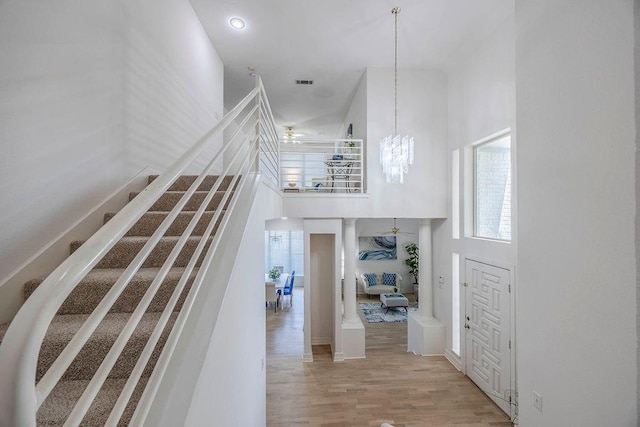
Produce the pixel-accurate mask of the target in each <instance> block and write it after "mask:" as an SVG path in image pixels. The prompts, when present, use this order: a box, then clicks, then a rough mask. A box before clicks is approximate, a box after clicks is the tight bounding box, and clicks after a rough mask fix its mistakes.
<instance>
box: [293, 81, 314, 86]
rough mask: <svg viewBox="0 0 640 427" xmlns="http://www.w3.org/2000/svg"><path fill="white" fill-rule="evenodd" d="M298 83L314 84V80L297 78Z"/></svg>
mask: <svg viewBox="0 0 640 427" xmlns="http://www.w3.org/2000/svg"><path fill="white" fill-rule="evenodd" d="M296 84H297V85H312V84H313V80H296Z"/></svg>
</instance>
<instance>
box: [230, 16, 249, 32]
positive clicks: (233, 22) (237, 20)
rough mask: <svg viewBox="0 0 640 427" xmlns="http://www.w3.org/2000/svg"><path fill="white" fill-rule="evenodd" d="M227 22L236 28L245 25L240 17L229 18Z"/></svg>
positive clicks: (239, 28)
mask: <svg viewBox="0 0 640 427" xmlns="http://www.w3.org/2000/svg"><path fill="white" fill-rule="evenodd" d="M229 24H231V26H232V27H233V28H235V29H236V30H242V29H244V27H245V23H244V21H243V20H242V19H240V18H231V19H230V20H229Z"/></svg>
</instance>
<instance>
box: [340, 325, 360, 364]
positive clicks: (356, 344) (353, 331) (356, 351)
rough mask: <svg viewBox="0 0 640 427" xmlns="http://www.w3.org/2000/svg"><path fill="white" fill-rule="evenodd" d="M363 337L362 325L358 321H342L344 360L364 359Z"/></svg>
mask: <svg viewBox="0 0 640 427" xmlns="http://www.w3.org/2000/svg"><path fill="white" fill-rule="evenodd" d="M364 335H365V334H364V325H363V324H362V321H360V319H357V321H355V322H345V321H344V320H343V321H342V352H343V354H344V358H345V359H362V358H364V357H365V354H364Z"/></svg>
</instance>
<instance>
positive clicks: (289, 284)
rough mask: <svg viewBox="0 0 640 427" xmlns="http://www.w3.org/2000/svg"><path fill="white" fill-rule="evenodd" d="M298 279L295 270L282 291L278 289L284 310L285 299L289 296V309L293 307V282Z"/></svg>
mask: <svg viewBox="0 0 640 427" xmlns="http://www.w3.org/2000/svg"><path fill="white" fill-rule="evenodd" d="M295 279H296V271H295V270H293V271H292V272H291V274H290V275H289V277H288V278H287V281H286V282H285V284H284V287H283V288H282V289H278V299H279V300H281V301H282V303H281V304H282V308H284V297H285V296H287V295H288V296H289V307H291V306H293V282H294V281H295Z"/></svg>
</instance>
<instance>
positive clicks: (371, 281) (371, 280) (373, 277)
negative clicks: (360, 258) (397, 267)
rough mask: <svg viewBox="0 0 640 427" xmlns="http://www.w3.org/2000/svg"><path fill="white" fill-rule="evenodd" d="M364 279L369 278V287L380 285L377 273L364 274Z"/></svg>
mask: <svg viewBox="0 0 640 427" xmlns="http://www.w3.org/2000/svg"><path fill="white" fill-rule="evenodd" d="M364 277H366V278H367V283H368V284H369V286H375V285H377V284H378V278H377V277H376V275H375V273H364Z"/></svg>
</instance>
